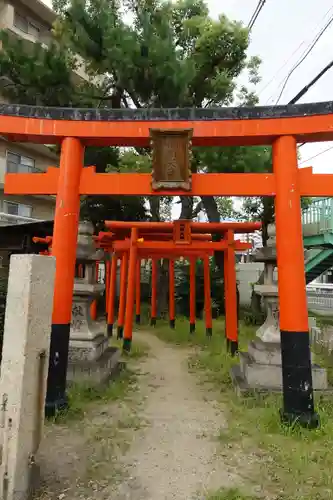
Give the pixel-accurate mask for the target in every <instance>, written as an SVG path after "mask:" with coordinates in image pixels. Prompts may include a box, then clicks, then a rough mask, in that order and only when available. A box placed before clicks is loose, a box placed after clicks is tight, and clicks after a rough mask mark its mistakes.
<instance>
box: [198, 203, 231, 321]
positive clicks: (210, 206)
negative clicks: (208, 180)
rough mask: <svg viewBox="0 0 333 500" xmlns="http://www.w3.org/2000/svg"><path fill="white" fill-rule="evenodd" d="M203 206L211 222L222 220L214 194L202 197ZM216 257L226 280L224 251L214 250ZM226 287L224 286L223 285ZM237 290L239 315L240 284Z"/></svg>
mask: <svg viewBox="0 0 333 500" xmlns="http://www.w3.org/2000/svg"><path fill="white" fill-rule="evenodd" d="M201 200H202V203H203V206H204V208H205V210H206V214H207V217H208V220H209V222H221V217H220V213H219V210H218V206H217V204H216V201H215V198H214V196H202V197H201ZM213 240H214V241H221V236H220V235H218V234H216V235H213ZM214 259H215V265H216V266H217V267H218V269H219V271H220V273H221V278H222V280H223V282H224V258H223V252H219V251H218V252H214ZM235 265H236V260H235ZM223 289H224V287H223ZM236 292H237V316H238V317H239V290H238V286H236Z"/></svg>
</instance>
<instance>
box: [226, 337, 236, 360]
mask: <svg viewBox="0 0 333 500" xmlns="http://www.w3.org/2000/svg"><path fill="white" fill-rule="evenodd" d="M227 351H228V352H229V353H230V354H231V356H235V354H237V353H238V342H237V341H235V340H230V339H227Z"/></svg>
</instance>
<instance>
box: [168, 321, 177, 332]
mask: <svg viewBox="0 0 333 500" xmlns="http://www.w3.org/2000/svg"><path fill="white" fill-rule="evenodd" d="M169 325H170V328H171V329H172V330H174V329H175V328H176V320H175V319H170V321H169Z"/></svg>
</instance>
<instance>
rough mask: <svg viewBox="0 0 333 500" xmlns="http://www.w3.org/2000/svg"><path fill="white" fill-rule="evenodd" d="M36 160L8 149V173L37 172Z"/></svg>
mask: <svg viewBox="0 0 333 500" xmlns="http://www.w3.org/2000/svg"><path fill="white" fill-rule="evenodd" d="M36 171H37V169H36V167H35V160H34V159H33V158H28V157H26V156H21V155H19V154H16V153H11V152H10V151H7V173H9V174H19V173H30V172H36Z"/></svg>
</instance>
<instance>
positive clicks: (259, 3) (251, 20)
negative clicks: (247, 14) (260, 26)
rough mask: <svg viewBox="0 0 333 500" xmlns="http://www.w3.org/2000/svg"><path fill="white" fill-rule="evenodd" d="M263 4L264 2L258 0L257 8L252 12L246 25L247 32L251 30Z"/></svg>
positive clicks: (263, 0) (264, 0)
mask: <svg viewBox="0 0 333 500" xmlns="http://www.w3.org/2000/svg"><path fill="white" fill-rule="evenodd" d="M265 3H266V0H259V2H258V4H257V7H256V8H255V11H254V12H253V14H252V17H251V19H250V21H249V24H248V25H247V28H248V30H249V32H250V31H251V30H252V28H253V26H254V23H255V22H256V20H257V18H258V16H259V14H260V12H261V10H262V8H263V6H264V5H265Z"/></svg>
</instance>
